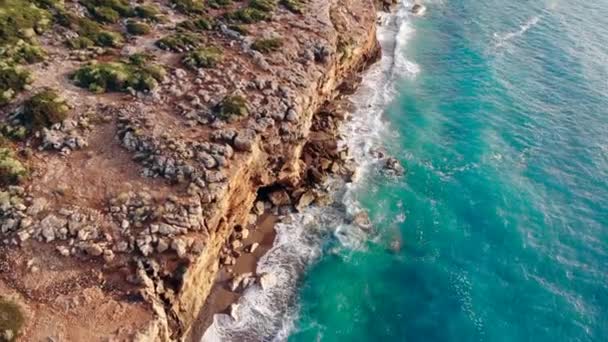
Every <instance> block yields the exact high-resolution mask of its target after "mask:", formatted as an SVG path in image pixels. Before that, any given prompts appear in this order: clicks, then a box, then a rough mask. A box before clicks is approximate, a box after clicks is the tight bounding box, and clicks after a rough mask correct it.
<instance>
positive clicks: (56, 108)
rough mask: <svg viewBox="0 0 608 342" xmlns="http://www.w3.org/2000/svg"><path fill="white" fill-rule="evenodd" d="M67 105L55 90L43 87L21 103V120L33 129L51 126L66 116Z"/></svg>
mask: <svg viewBox="0 0 608 342" xmlns="http://www.w3.org/2000/svg"><path fill="white" fill-rule="evenodd" d="M68 111H69V107H68V105H67V104H66V102H65V100H64V99H62V98H61V97H60V96H59V95H58V94H57V92H55V91H54V90H51V89H45V90H42V91H41V92H39V93H37V94H36V95H34V96H32V97H31V98H29V99H28V100H27V101H25V102H24V103H23V113H22V122H23V124H25V125H26V126H27V127H32V128H34V129H38V128H42V127H51V126H52V125H54V124H56V123H60V122H62V121H63V120H65V118H66V117H67V114H68Z"/></svg>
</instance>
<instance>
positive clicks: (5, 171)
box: [0, 138, 28, 336]
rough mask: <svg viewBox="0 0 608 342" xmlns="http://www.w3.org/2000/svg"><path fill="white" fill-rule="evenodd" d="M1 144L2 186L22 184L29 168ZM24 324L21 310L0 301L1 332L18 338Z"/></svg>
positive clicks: (7, 147)
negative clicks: (7, 331)
mask: <svg viewBox="0 0 608 342" xmlns="http://www.w3.org/2000/svg"><path fill="white" fill-rule="evenodd" d="M1 139H2V140H3V141H2V142H0V186H2V187H5V186H8V185H14V184H18V183H20V182H21V181H22V180H23V179H24V178H25V177H27V174H28V172H27V168H26V167H25V166H24V165H23V163H21V161H20V160H19V159H17V157H15V153H14V152H13V150H12V148H11V147H9V146H8V144H7V143H6V142H5V141H4V140H5V139H4V138H1ZM22 323H23V317H22V316H21V313H20V312H19V309H18V308H17V307H16V306H15V305H12V304H10V303H7V302H4V301H2V300H0V331H2V332H4V331H6V330H13V333H14V336H16V335H17V334H18V332H19V329H20V328H21V324H22Z"/></svg>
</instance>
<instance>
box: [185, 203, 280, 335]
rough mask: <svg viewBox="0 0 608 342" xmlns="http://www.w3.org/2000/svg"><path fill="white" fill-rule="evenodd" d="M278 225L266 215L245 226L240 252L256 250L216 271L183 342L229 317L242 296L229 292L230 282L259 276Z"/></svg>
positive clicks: (271, 216) (273, 218) (275, 220)
mask: <svg viewBox="0 0 608 342" xmlns="http://www.w3.org/2000/svg"><path fill="white" fill-rule="evenodd" d="M278 221H279V218H278V216H277V215H274V214H272V213H269V212H268V211H266V212H265V213H263V214H262V215H260V216H259V217H258V218H257V221H256V222H255V223H254V224H250V225H249V226H247V228H246V229H249V231H250V235H249V236H248V237H247V238H246V239H243V246H244V248H243V249H244V250H246V249H248V248H250V246H252V245H253V244H258V246H257V248H256V249H255V250H254V252H253V253H251V252H243V253H242V254H241V255H240V257H238V258H236V262H235V264H234V265H231V266H221V267H220V269H219V271H218V272H217V277H216V279H215V283H214V285H213V287H212V289H211V291H210V292H209V295H208V296H207V301H206V303H205V305H204V306H203V309H202V310H201V312H200V315H199V317H198V318H197V319H196V320H195V322H194V323H193V328H192V331H191V334H190V335H189V336H188V338H187V339H186V341H191V342H197V341H200V340H201V338H202V336H203V335H204V334H205V331H206V330H207V329H208V328H209V327H210V326H211V324H213V318H214V316H215V315H216V314H228V315H229V314H230V306H231V305H232V304H235V303H237V302H238V300H239V299H240V298H241V297H242V295H243V293H242V292H241V291H231V289H230V282H231V281H232V280H233V279H235V278H237V277H239V276H243V275H246V274H251V275H252V276H253V277H254V278H255V277H258V276H259V275H258V274H256V269H257V265H258V262H259V261H260V259H261V258H262V257H263V256H264V255H265V254H266V253H267V252H268V251H269V250H270V249H271V248H272V247H273V243H274V239H275V237H276V235H277V232H276V231H275V229H274V227H275V224H276V223H277V222H278Z"/></svg>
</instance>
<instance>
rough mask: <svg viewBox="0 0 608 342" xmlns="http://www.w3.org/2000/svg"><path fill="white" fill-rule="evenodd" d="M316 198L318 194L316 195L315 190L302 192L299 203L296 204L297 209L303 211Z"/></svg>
mask: <svg viewBox="0 0 608 342" xmlns="http://www.w3.org/2000/svg"><path fill="white" fill-rule="evenodd" d="M316 198H317V196H315V193H314V192H313V191H306V192H305V193H303V194H302V196H300V199H299V200H298V205H296V209H297V210H298V211H302V210H303V209H304V208H306V207H308V206H309V205H310V204H312V203H313V202H314V201H315V199H316Z"/></svg>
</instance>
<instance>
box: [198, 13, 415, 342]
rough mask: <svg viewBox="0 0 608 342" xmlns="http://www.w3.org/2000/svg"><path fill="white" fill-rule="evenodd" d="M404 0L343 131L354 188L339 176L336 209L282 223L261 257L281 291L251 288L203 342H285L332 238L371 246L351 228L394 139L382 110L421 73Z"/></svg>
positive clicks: (384, 20) (334, 187)
mask: <svg viewBox="0 0 608 342" xmlns="http://www.w3.org/2000/svg"><path fill="white" fill-rule="evenodd" d="M410 6H411V3H410V2H409V1H403V2H402V3H401V5H400V7H399V9H398V11H397V12H396V13H394V14H391V15H383V16H381V17H380V18H379V29H378V39H379V41H380V43H381V45H382V48H383V57H382V59H381V61H380V62H379V63H377V64H375V65H374V66H372V68H370V70H368V71H367V72H366V74H365V77H364V80H363V83H362V84H361V86H360V88H359V90H358V91H357V93H355V94H354V95H353V96H352V97H351V100H352V102H353V103H354V104H355V106H354V108H355V110H354V112H353V113H352V120H350V121H348V122H346V123H345V124H344V125H343V127H342V128H341V131H342V132H341V133H342V134H341V136H342V137H343V139H342V140H341V141H340V144H341V145H342V146H344V147H348V148H349V150H350V152H351V155H352V157H353V158H354V159H355V160H356V162H357V165H358V169H357V177H356V178H355V180H354V182H353V183H349V184H345V183H344V182H342V181H340V180H337V179H334V180H330V181H329V182H328V183H327V184H326V187H327V188H328V190H329V191H330V193H332V194H333V196H334V199H335V203H336V204H334V205H333V206H330V207H315V206H312V207H310V208H308V209H306V210H305V211H304V212H303V213H299V214H292V215H291V216H290V217H288V218H287V219H285V220H283V222H282V223H278V224H277V225H276V226H275V230H276V231H277V236H276V238H275V241H274V244H273V247H272V248H271V249H270V250H269V251H268V252H267V253H266V254H265V255H264V256H263V257H262V258H261V259H260V261H259V262H258V265H257V269H256V273H257V274H264V273H267V274H272V275H273V276H274V278H275V280H276V281H275V282H274V286H270V287H269V288H266V289H265V290H263V289H262V288H261V287H260V285H258V284H255V285H252V286H250V287H249V288H248V289H247V290H246V291H245V292H244V294H243V296H241V298H240V299H239V302H238V304H239V306H238V310H237V316H238V320H234V319H233V318H232V317H231V316H229V315H226V314H216V315H215V316H214V319H213V323H212V325H211V326H210V327H209V329H207V331H206V332H205V334H204V336H203V338H202V341H204V342H215V341H285V340H287V338H288V337H289V334H290V332H291V331H292V330H293V328H294V322H295V319H296V318H297V312H298V303H297V287H298V282H299V280H300V277H301V275H302V274H303V273H304V271H305V270H306V269H307V268H308V267H309V266H310V265H311V264H312V263H313V262H315V260H318V259H319V257H320V256H321V255H322V253H323V249H322V247H323V242H324V241H327V239H335V240H336V241H339V244H340V246H341V247H342V248H347V249H360V248H365V242H366V241H367V239H368V235H367V234H366V233H365V232H364V231H363V230H361V229H360V228H358V227H357V226H355V225H353V224H351V222H352V217H353V215H354V214H356V213H357V212H358V211H359V210H360V209H359V208H360V206H359V204H358V202H357V199H356V193H357V192H358V190H359V188H360V187H361V186H362V185H364V184H363V183H364V182H362V180H363V179H365V178H366V176H367V175H368V174H369V172H370V171H371V170H373V169H374V164H376V163H378V159H376V158H375V157H374V156H373V151H374V150H375V149H377V148H378V147H380V146H382V141H383V140H384V139H386V137H387V135H388V134H389V130H388V129H387V124H386V123H385V122H383V120H382V113H383V112H384V110H385V108H386V107H387V105H388V104H389V103H390V102H391V101H392V100H393V99H394V98H395V95H396V91H395V83H396V81H397V80H398V78H399V77H403V76H404V75H411V76H415V74H416V73H418V72H419V68H418V66H417V65H416V64H415V63H412V62H411V61H408V60H407V59H405V58H404V57H401V56H403V55H404V54H403V53H400V51H403V49H404V48H405V46H406V45H407V41H408V40H409V39H410V38H411V36H412V34H413V29H412V28H411V26H410V25H409V20H410V18H409V15H408V9H409V8H410Z"/></svg>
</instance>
